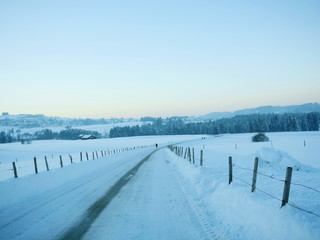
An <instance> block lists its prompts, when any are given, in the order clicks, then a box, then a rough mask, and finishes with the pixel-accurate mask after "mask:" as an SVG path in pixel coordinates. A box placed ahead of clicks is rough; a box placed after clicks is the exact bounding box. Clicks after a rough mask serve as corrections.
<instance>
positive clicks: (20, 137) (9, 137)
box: [0, 129, 101, 143]
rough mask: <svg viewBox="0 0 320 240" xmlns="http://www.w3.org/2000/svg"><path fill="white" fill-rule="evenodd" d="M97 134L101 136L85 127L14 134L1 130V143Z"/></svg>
mask: <svg viewBox="0 0 320 240" xmlns="http://www.w3.org/2000/svg"><path fill="white" fill-rule="evenodd" d="M81 134H84V135H95V136H96V137H97V138H99V137H101V134H99V133H98V132H96V131H88V130H83V129H66V130H62V131H60V132H53V131H52V130H50V129H43V130H41V131H38V132H35V133H34V134H30V133H23V134H17V135H15V134H13V132H12V131H9V132H0V143H10V142H20V141H21V142H23V141H25V140H29V141H30V140H51V139H61V140H76V139H78V138H79V135H81Z"/></svg>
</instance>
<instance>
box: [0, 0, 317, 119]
mask: <svg viewBox="0 0 320 240" xmlns="http://www.w3.org/2000/svg"><path fill="white" fill-rule="evenodd" d="M0 84H1V94H0V111H2V112H4V111H6V112H9V113H11V114H18V113H31V114H36V113H43V114H46V115H50V116H65V117H94V118H100V117H106V118H109V117H142V116H161V117H166V116H173V115H201V114H205V113H209V112H214V111H234V110H237V109H242V108H250V107H257V106H262V105H292V104H302V103H307V102H320V101H319V100H320V1H317V0H315V1H312V0H310V1H309V0H308V1H295V0H294V1H209V0H208V1H139V0H137V1H102V0H101V1H97V0H93V1H59V0H58V1H40V0H38V1H32V0H30V1H22V0H20V1H15V0H1V1H0Z"/></svg>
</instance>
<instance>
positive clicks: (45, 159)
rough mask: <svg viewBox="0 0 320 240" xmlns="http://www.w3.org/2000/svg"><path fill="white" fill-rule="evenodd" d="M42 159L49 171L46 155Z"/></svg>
mask: <svg viewBox="0 0 320 240" xmlns="http://www.w3.org/2000/svg"><path fill="white" fill-rule="evenodd" d="M44 161H45V163H46V168H47V171H49V164H48V160H47V156H45V157H44Z"/></svg>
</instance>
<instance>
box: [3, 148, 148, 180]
mask: <svg viewBox="0 0 320 240" xmlns="http://www.w3.org/2000/svg"><path fill="white" fill-rule="evenodd" d="M150 146H153V145H144V146H135V147H124V148H114V149H107V150H96V151H80V152H69V153H66V152H57V154H56V155H55V154H52V152H50V154H49V156H47V155H44V154H42V153H48V152H45V151H42V152H41V154H40V153H39V152H38V153H39V156H40V157H39V156H38V157H34V158H33V160H31V159H30V160H24V161H18V160H16V161H14V162H5V163H1V164H0V181H2V180H7V179H11V178H20V177H23V176H27V175H31V174H38V173H40V172H45V171H49V170H53V169H57V168H63V167H65V166H68V165H71V164H74V163H80V162H83V161H89V160H94V159H98V158H102V157H106V156H108V155H112V154H116V153H120V152H126V151H132V150H135V149H139V148H145V147H150Z"/></svg>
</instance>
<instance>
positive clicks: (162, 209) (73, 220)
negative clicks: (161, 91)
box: [0, 149, 208, 240]
mask: <svg viewBox="0 0 320 240" xmlns="http://www.w3.org/2000/svg"><path fill="white" fill-rule="evenodd" d="M129 156H130V157H129ZM91 164H103V165H101V168H99V169H97V170H95V171H91V172H90V173H89V174H86V175H84V176H81V177H78V178H76V179H74V180H72V181H69V182H67V183H66V184H63V185H61V186H59V187H56V188H53V189H52V190H50V191H45V192H40V193H39V194H35V195H32V196H30V197H28V198H24V199H22V200H21V201H17V202H16V203H15V204H13V205H12V206H10V207H8V208H4V209H1V210H0V216H1V218H0V239H189V240H190V239H208V238H207V237H206V232H205V231H204V230H203V227H202V225H201V223H200V222H199V220H198V217H197V215H196V213H195V211H194V210H193V208H192V207H191V205H190V204H189V201H188V200H187V198H186V196H185V194H184V193H183V191H182V190H181V188H180V185H179V184H178V182H177V179H176V177H175V175H174V173H173V171H172V169H171V168H170V159H169V158H168V155H167V150H166V149H159V150H157V151H155V152H154V149H149V150H144V151H140V152H138V153H135V154H132V155H128V154H127V155H123V156H122V157H117V160H112V159H111V160H110V159H109V161H108V162H106V161H103V160H102V161H100V162H95V163H94V162H91ZM75 167H77V166H75ZM71 169H72V167H70V168H69V170H71ZM39 176H41V175H39ZM39 176H34V177H35V178H36V177H39ZM42 176H46V175H45V174H44V175H42Z"/></svg>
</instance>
